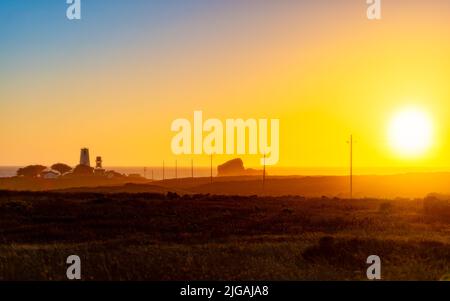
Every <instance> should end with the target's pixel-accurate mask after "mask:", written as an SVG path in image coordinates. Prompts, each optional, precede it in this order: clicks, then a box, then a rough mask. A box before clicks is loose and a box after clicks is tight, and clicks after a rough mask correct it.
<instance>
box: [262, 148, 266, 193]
mask: <svg viewBox="0 0 450 301" xmlns="http://www.w3.org/2000/svg"><path fill="white" fill-rule="evenodd" d="M262 184H263V192H264V186H265V184H266V153H264V166H263V179H262Z"/></svg>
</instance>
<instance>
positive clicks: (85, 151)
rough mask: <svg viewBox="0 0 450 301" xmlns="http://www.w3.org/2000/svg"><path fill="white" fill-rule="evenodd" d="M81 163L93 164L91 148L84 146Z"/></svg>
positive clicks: (85, 164)
mask: <svg viewBox="0 0 450 301" xmlns="http://www.w3.org/2000/svg"><path fill="white" fill-rule="evenodd" d="M80 165H84V166H91V162H90V160H89V149H88V148H82V149H81V152H80Z"/></svg>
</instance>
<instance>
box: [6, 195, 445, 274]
mask: <svg viewBox="0 0 450 301" xmlns="http://www.w3.org/2000/svg"><path fill="white" fill-rule="evenodd" d="M72 254H76V255H79V256H80V258H81V260H82V278H83V279H84V280H346V279H355V280H365V279H366V268H367V267H368V265H367V264H366V258H367V257H368V256H369V255H372V254H374V255H378V256H380V257H381V259H382V277H383V279H391V280H392V279H407V280H416V279H417V280H439V279H443V278H445V277H448V276H446V275H448V273H450V209H449V205H448V202H447V201H442V200H436V199H435V198H432V197H430V198H428V199H426V200H422V199H415V200H376V199H361V200H342V199H328V198H316V199H304V198H301V197H252V196H246V197H238V196H210V195H191V196H183V197H181V196H178V195H177V194H171V193H169V194H167V195H164V194H149V193H142V194H137V193H135V194H126V193H116V194H102V193H83V192H72V193H57V192H54V193H49V192H28V193H27V192H7V191H3V192H0V280H64V279H66V268H67V265H66V263H65V261H66V258H67V256H69V255H72Z"/></svg>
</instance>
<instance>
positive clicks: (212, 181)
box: [211, 154, 213, 184]
mask: <svg viewBox="0 0 450 301" xmlns="http://www.w3.org/2000/svg"><path fill="white" fill-rule="evenodd" d="M212 165H213V155H212V154H211V184H212V182H213V166H212Z"/></svg>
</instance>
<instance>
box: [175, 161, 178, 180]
mask: <svg viewBox="0 0 450 301" xmlns="http://www.w3.org/2000/svg"><path fill="white" fill-rule="evenodd" d="M175 179H178V161H177V160H175Z"/></svg>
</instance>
